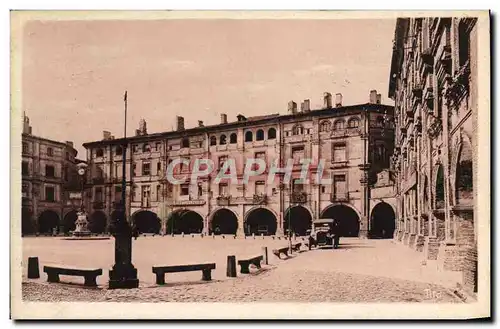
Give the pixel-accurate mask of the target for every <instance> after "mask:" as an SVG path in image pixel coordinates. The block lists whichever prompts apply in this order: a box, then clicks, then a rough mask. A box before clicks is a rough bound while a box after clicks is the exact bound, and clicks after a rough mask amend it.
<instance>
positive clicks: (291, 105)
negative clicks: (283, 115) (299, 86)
mask: <svg viewBox="0 0 500 329" xmlns="http://www.w3.org/2000/svg"><path fill="white" fill-rule="evenodd" d="M288 114H297V103H295V102H294V101H289V102H288Z"/></svg>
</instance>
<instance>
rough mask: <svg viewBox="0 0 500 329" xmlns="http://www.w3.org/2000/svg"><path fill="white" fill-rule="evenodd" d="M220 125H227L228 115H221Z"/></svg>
mask: <svg viewBox="0 0 500 329" xmlns="http://www.w3.org/2000/svg"><path fill="white" fill-rule="evenodd" d="M220 123H221V124H225V123H227V114H226V113H221V115H220Z"/></svg>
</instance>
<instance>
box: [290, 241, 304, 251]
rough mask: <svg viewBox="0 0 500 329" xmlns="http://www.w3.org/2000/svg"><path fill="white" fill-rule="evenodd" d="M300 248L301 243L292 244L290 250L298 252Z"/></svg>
mask: <svg viewBox="0 0 500 329" xmlns="http://www.w3.org/2000/svg"><path fill="white" fill-rule="evenodd" d="M301 246H302V243H301V242H299V243H294V244H293V245H292V250H293V251H299V250H300V247H301Z"/></svg>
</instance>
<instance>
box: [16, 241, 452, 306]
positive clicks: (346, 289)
mask: <svg viewBox="0 0 500 329" xmlns="http://www.w3.org/2000/svg"><path fill="white" fill-rule="evenodd" d="M46 239H47V241H46V242H45V241H43V242H42V239H32V240H33V241H28V239H26V240H25V245H24V248H25V251H26V249H28V250H31V252H33V251H34V250H37V251H38V253H39V255H44V256H45V257H49V256H50V257H52V258H51V260H53V259H57V258H58V257H59V258H60V257H61V252H60V251H58V250H59V249H57V248H54V247H55V246H54V244H59V243H61V242H60V241H57V240H54V239H49V238H46ZM175 239H177V240H175ZM175 239H172V238H167V237H163V238H162V237H156V238H151V237H148V238H143V239H139V240H137V242H135V243H134V251H135V256H134V263H135V264H136V266H137V267H138V269H139V276H140V278H141V289H132V290H107V289H103V288H104V286H102V287H101V289H85V288H81V286H77V285H69V284H48V283H45V282H44V281H45V275H44V274H42V279H40V280H29V281H28V282H25V283H23V297H24V298H25V299H26V300H32V301H112V302H132V301H136V302H137V301H141V302H166V301H178V302H212V301H217V302H229V301H242V302H249V301H262V302H265V301H267V302H270V301H302V302H306V301H310V302H391V301H394V302H396V301H398V302H401V301H402V302H460V301H459V300H458V299H457V298H456V297H454V296H453V295H452V294H450V293H449V290H448V289H446V288H445V287H444V286H445V285H446V284H453V282H452V280H450V278H449V277H447V276H443V275H442V274H440V273H437V272H436V271H435V269H434V268H430V267H425V266H422V265H421V264H420V260H419V258H418V257H416V255H417V254H416V252H414V251H412V250H408V249H406V247H403V246H401V245H398V244H395V243H393V242H392V241H389V240H361V239H344V240H343V241H341V243H342V246H341V249H338V250H329V249H326V250H313V251H307V252H303V253H300V254H296V255H294V257H293V258H291V259H288V260H278V259H277V258H276V257H274V256H270V265H269V266H265V267H264V269H263V270H262V271H256V270H253V271H252V272H253V273H252V274H250V275H239V277H238V278H236V279H234V278H226V277H225V265H226V264H225V262H226V256H227V254H229V253H232V254H236V255H237V257H239V256H243V255H244V254H247V255H253V254H255V253H257V254H258V253H259V252H260V247H261V246H262V245H268V246H270V247H273V246H283V245H286V243H285V242H284V241H282V240H281V241H277V240H272V239H270V238H266V239H264V240H263V241H262V240H260V241H259V240H255V241H253V240H246V241H245V240H230V239H226V240H222V239H220V238H218V239H216V240H211V241H210V240H203V241H201V238H199V237H197V238H193V239H198V240H193V242H192V243H189V244H186V243H185V242H183V243H182V244H180V242H182V240H181V239H180V238H175ZM184 239H186V238H184ZM49 240H53V241H52V242H50V241H49ZM174 240H175V241H174ZM186 242H187V241H186ZM71 243H76V242H74V241H71ZM79 243H81V242H79ZM94 243H97V244H95V245H94ZM40 244H45V245H46V246H53V247H52V249H51V250H52V252H51V251H47V250H46V249H43V248H42V249H40ZM85 244H87V243H83V244H81V245H76V246H75V247H74V248H72V249H67V250H65V251H64V253H63V254H64V255H67V256H70V258H71V259H73V258H72V257H74V256H71V255H73V254H78V253H80V255H81V252H82V250H86V248H84V245H85ZM108 244H109V245H108ZM195 246H196V247H195ZM96 247H98V248H99V249H102V250H101V252H100V253H90V252H89V253H87V256H86V257H84V258H85V259H86V261H85V263H86V262H88V263H91V262H92V263H98V261H99V260H100V259H101V258H106V257H108V256H106V257H104V256H103V255H104V252H103V251H104V250H108V249H106V248H111V251H112V240H110V241H105V242H104V243H102V242H92V246H91V247H87V248H96ZM105 247H106V248H105ZM151 247H154V248H152V250H150V248H151ZM33 248H36V249H33ZM80 248H81V249H80ZM146 251H149V253H147V255H146V254H145V252H146ZM231 251H235V252H231ZM192 252H195V254H196V255H197V256H195V255H191V253H192ZM138 254H140V255H144V256H143V257H141V258H145V259H147V260H148V261H151V260H155V259H157V257H164V258H162V260H163V259H164V260H167V259H175V260H177V259H178V257H181V258H180V259H182V258H187V259H190V260H193V261H194V260H205V261H207V260H208V259H215V260H216V262H217V266H218V269H217V271H216V275H214V281H213V282H211V283H200V281H199V279H200V273H191V274H194V276H191V275H189V277H188V276H186V275H185V274H187V273H184V274H176V275H169V276H168V279H167V285H165V286H163V287H157V286H155V285H154V284H153V282H152V281H153V277H152V274H151V263H149V264H148V263H147V261H146V260H144V259H143V260H141V261H136V259H138V257H137V255H138ZM89 255H92V257H90V256H89ZM207 255H212V257H211V258H208V259H207V258H205V257H207ZM27 256H28V255H26V252H25V256H24V258H27ZM39 257H41V259H42V256H39ZM50 257H49V259H50ZM80 257H81V256H80ZM106 259H107V258H106ZM110 260H112V259H111V258H110ZM100 261H101V262H102V260H100ZM83 263H84V262H83V261H82V264H83ZM169 263H171V262H169ZM104 268H106V266H105V267H104ZM150 274H151V275H150ZM148 278H149V279H148ZM106 280H107V275H103V278H101V282H102V283H105V281H106ZM24 281H27V280H24Z"/></svg>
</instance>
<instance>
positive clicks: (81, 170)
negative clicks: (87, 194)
mask: <svg viewBox="0 0 500 329" xmlns="http://www.w3.org/2000/svg"><path fill="white" fill-rule="evenodd" d="M77 167H78V175H80V181H81V184H82V191H81V204H80V211H79V212H78V214H77V218H76V221H75V230H74V231H73V232H71V234H72V236H71V237H68V238H63V239H64V240H109V239H110V238H109V236H92V232H91V231H90V230H89V228H88V225H89V221H88V220H87V214H86V212H85V208H84V202H83V197H84V187H85V184H84V182H85V174H86V172H87V170H86V169H87V164H85V163H79V164H78V165H77Z"/></svg>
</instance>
